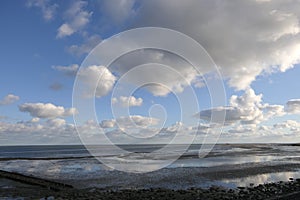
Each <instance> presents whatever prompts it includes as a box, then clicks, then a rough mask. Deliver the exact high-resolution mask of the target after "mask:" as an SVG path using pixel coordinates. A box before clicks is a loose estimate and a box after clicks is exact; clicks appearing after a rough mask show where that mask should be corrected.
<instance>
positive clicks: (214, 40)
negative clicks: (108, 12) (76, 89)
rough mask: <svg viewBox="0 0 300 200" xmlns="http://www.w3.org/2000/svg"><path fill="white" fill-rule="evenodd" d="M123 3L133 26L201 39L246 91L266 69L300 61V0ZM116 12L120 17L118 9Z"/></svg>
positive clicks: (231, 79)
mask: <svg viewBox="0 0 300 200" xmlns="http://www.w3.org/2000/svg"><path fill="white" fill-rule="evenodd" d="M108 3H109V2H106V4H108ZM110 4H111V6H112V5H113V3H112V2H110ZM123 4H126V5H127V6H125V7H123V8H127V11H126V12H120V16H123V15H124V13H126V14H127V16H126V17H124V16H123V18H125V19H127V18H128V19H130V20H131V28H132V27H145V26H158V27H166V28H171V29H174V30H178V31H181V32H182V33H185V34H187V35H189V36H191V37H192V38H194V39H195V40H197V41H198V42H199V43H200V44H201V45H203V47H204V48H205V49H206V50H207V51H208V53H209V54H210V55H211V56H212V58H213V59H214V61H215V62H216V64H217V65H218V66H220V67H221V71H222V73H223V75H224V76H225V78H226V79H228V83H229V85H230V86H232V87H234V88H236V89H239V90H240V89H246V88H247V87H249V85H250V84H251V83H252V82H253V81H254V80H255V79H256V77H257V76H258V75H260V74H262V73H273V72H277V71H285V70H287V69H290V68H292V67H293V66H294V65H295V64H297V63H299V59H300V55H299V53H298V52H299V51H300V34H299V32H300V31H299V30H300V28H299V18H300V14H299V13H300V12H299V10H300V6H299V5H300V1H299V0H275V1H254V0H253V1H237V0H233V1H232V0H213V1H205V0H187V1H181V0H165V1H160V0H153V1H147V0H142V1H136V4H133V3H132V0H128V1H124V2H123ZM115 9H116V10H118V9H121V7H118V5H115ZM115 15H116V16H114V17H115V18H118V17H119V16H118V12H116V13H115Z"/></svg>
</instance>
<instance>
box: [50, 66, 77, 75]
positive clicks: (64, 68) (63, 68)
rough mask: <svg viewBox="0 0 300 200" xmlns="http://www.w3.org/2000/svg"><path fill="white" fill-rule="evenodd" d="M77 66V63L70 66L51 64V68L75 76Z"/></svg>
mask: <svg viewBox="0 0 300 200" xmlns="http://www.w3.org/2000/svg"><path fill="white" fill-rule="evenodd" d="M78 68H79V66H78V65H77V64H72V65H70V66H52V69H55V70H57V71H60V72H63V73H64V74H65V75H67V76H75V75H76V73H77V71H78Z"/></svg>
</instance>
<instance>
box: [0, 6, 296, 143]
mask: <svg viewBox="0 0 300 200" xmlns="http://www.w3.org/2000/svg"><path fill="white" fill-rule="evenodd" d="M0 4H1V5H0V26H1V31H0V44H1V45H0V54H1V62H0V66H1V74H0V85H1V86H2V87H1V90H0V145H28V144H80V143H82V142H84V143H107V142H108V141H110V142H112V143H129V144H132V143H134V144H136V143H170V142H173V143H202V142H208V143H210V142H211V143H215V142H219V143H231V142H232V143H243V142H250V143H258V142H274V143H275V142H278V143H285V142H288V143H291V142H292V143H296V142H300V92H299V89H300V81H299V76H300V12H299V10H300V1H299V0H248V1H238V0H211V1H205V0H187V1H181V0H165V1H160V0H152V1H147V0H98V1H77V0H74V1H52V0H27V1H17V2H16V1H10V0H3V1H1V3H0ZM145 27H160V28H163V30H161V31H162V32H164V30H169V32H168V34H169V35H168V37H166V38H163V36H162V35H163V33H161V34H156V35H155V34H153V32H152V29H147V28H145ZM136 28H138V29H140V30H141V31H140V32H138V33H136V34H137V35H138V34H141V33H142V34H141V35H139V37H136V36H137V35H133V36H130V37H128V38H129V39H128V38H127V40H125V39H126V37H125V36H124V35H122V33H123V31H128V30H137V29H136ZM143 28H145V29H143ZM172 31H173V32H172ZM175 32H176V33H181V34H182V35H185V36H187V37H189V38H191V39H192V40H193V41H195V42H197V43H198V44H200V45H201V46H202V47H203V49H202V50H199V49H198V50H195V49H192V50H191V51H188V52H186V55H193V56H191V58H192V59H196V60H197V58H201V59H202V58H203V60H202V61H201V62H203V63H201V64H203V66H201V64H200V68H199V70H198V71H197V70H195V66H193V65H192V64H191V63H190V62H188V60H185V58H182V57H180V56H178V55H176V54H175V53H174V52H170V51H166V50H164V49H152V48H145V49H139V50H134V51H131V52H128V53H126V54H125V55H119V57H118V58H117V59H116V60H114V61H113V62H112V63H111V64H110V65H109V66H105V65H103V64H101V63H103V62H104V61H103V60H105V58H106V56H109V55H113V54H114V53H116V52H121V51H122V50H125V49H132V48H133V49H134V45H135V42H137V40H140V41H146V40H150V39H149V38H153V40H154V43H155V44H159V45H167V44H172V45H173V46H174V47H175V48H178V47H180V48H184V47H187V48H190V47H191V45H187V43H184V42H185V41H184V40H181V39H179V40H178V38H177V37H176V34H175V35H173V34H172V33H175ZM132 33H135V32H132ZM116 34H119V36H115V35H116ZM114 38H115V39H114ZM124 38H125V39H124ZM118 39H120V41H121V43H119V41H118ZM169 41H170V42H169ZM168 42H169V43H168ZM103 44H104V45H103ZM105 44H106V45H108V44H110V45H111V46H106V49H104V50H103V48H104V46H105ZM101 45H102V46H101ZM101 48H102V49H101ZM93 49H94V50H93ZM92 50H93V51H92ZM193 50H195V51H193ZM91 52H93V53H91ZM101 52H102V54H101ZM203 52H205V53H206V54H205V53H204V54H205V55H207V56H208V57H209V58H211V59H212V60H213V62H212V63H213V64H214V66H216V67H215V68H214V71H213V70H211V68H207V67H206V66H205V63H204V62H205V59H207V58H208V57H201V56H203V55H204V54H203ZM93 59H94V60H93ZM97 59H98V60H97ZM201 59H200V60H201ZM99 60H100V61H99ZM211 67H213V66H212V65H211ZM216 76H219V78H220V79H218V80H217V78H216ZM99 77H101V78H100V79H99ZM99 80H100V81H99ZM98 81H99V82H98ZM218 81H219V82H218ZM215 82H218V83H222V88H223V89H224V90H222V91H221V90H220V91H216V90H214V91H211V90H209V89H210V87H212V86H211V85H213V84H214V83H215ZM142 83H147V84H144V85H143V84H142ZM148 83H149V84H148ZM76 84H77V85H76ZM78 85H80V87H83V88H82V90H80V91H77V89H78V88H77V87H79V86H78ZM94 87H95V88H94ZM212 88H213V89H214V87H212ZM131 89H132V91H131V92H130V91H129V90H131ZM80 92H81V93H80ZM77 95H79V97H78V96H77ZM74 97H75V99H74ZM76 98H77V99H76ZM213 98H215V99H213ZM223 98H224V101H222V100H223ZM214 101H215V102H219V103H217V104H214V103H213V102H214ZM89 109H93V113H88V112H89V111H90V110H89ZM87 113H88V114H87ZM214 116H215V117H216V116H217V117H216V118H215V119H214ZM107 139H108V140H107Z"/></svg>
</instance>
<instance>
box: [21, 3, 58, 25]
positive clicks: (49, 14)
mask: <svg viewBox="0 0 300 200" xmlns="http://www.w3.org/2000/svg"><path fill="white" fill-rule="evenodd" d="M26 5H27V6H28V7H29V8H31V7H37V8H40V9H41V10H42V13H43V17H44V19H45V20H47V21H49V20H52V19H53V18H54V15H55V13H56V10H57V8H58V5H57V4H50V1H49V0H28V1H27V4H26Z"/></svg>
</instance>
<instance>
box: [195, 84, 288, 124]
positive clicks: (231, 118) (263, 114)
mask: <svg viewBox="0 0 300 200" xmlns="http://www.w3.org/2000/svg"><path fill="white" fill-rule="evenodd" d="M212 114H214V115H215V119H216V120H215V121H214V122H215V123H220V122H222V120H223V119H222V116H224V114H225V120H224V123H225V124H227V125H228V124H233V123H236V122H240V123H242V124H249V125H251V124H260V123H261V122H263V121H266V120H268V119H270V118H272V117H279V116H283V115H285V114H286V113H285V112H284V106H282V105H269V104H264V103H263V102H262V94H259V95H256V94H255V92H254V90H252V89H247V90H246V91H245V93H244V94H243V95H242V96H236V95H233V96H232V97H231V98H230V106H228V107H218V108H212V109H208V110H204V111H201V112H200V118H201V119H203V120H206V121H210V120H211V117H212ZM196 116H199V115H198V114H197V115H196Z"/></svg>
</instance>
